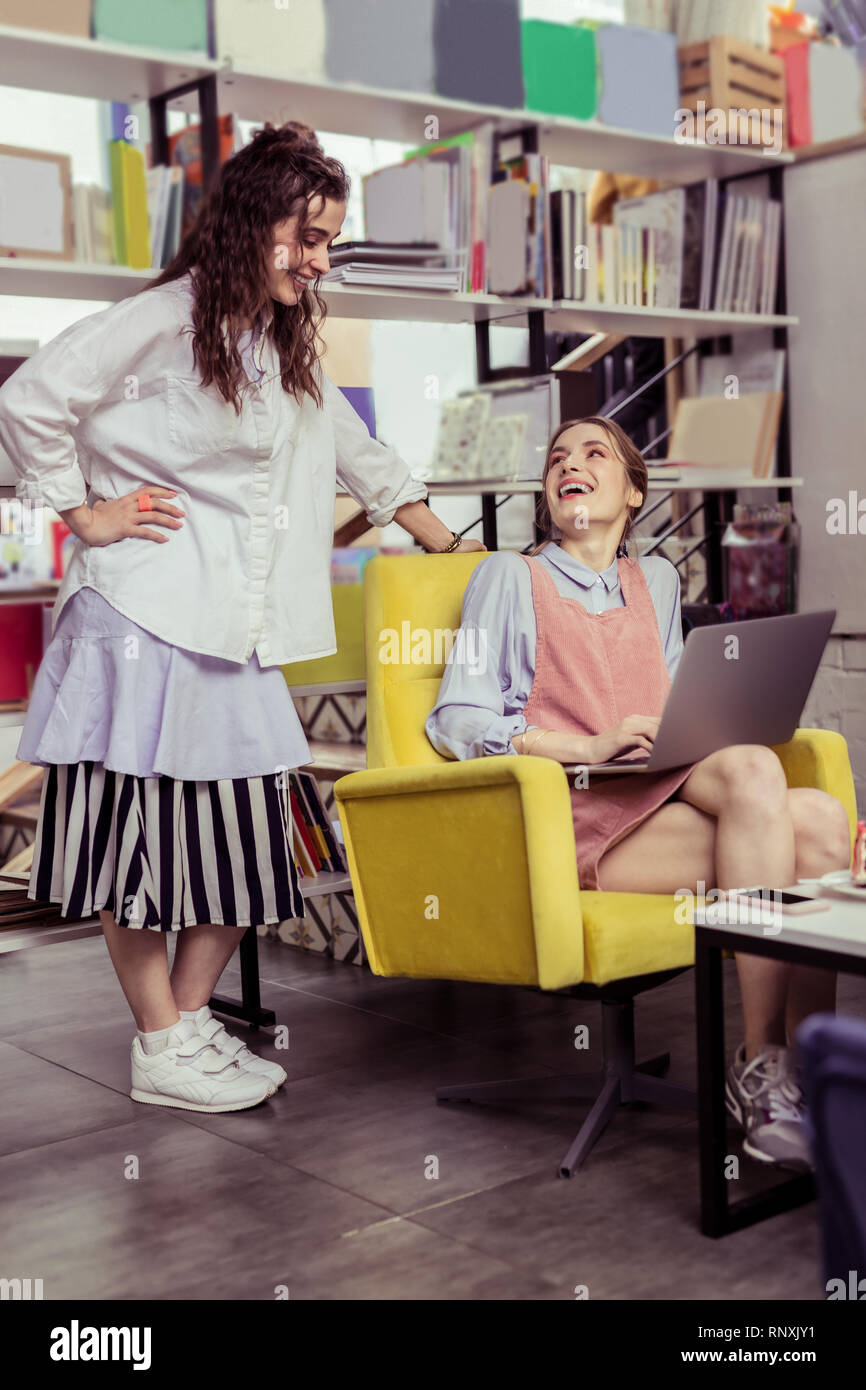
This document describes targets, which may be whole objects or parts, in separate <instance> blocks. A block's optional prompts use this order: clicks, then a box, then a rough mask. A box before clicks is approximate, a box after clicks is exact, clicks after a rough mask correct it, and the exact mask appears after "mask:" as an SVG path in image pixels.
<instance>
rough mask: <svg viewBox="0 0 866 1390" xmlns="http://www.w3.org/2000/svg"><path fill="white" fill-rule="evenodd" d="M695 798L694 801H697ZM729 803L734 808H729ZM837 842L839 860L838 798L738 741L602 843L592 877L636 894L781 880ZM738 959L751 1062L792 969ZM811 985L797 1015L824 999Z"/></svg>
mask: <svg viewBox="0 0 866 1390" xmlns="http://www.w3.org/2000/svg"><path fill="white" fill-rule="evenodd" d="M711 764H714V766H710V765H711ZM699 772H700V773H702V774H703V775H702V776H700V777H699V776H698V773H699ZM698 800H700V801H701V802H702V805H701V806H698V805H697V804H695V803H696V802H697V801H698ZM737 805H739V808H740V809H739V812H737V811H736V810H734V811H733V814H732V806H734V807H736V806H737ZM756 807H757V808H760V813H757V812H756ZM843 823H844V824H843ZM743 827H747V828H748V832H749V833H748V834H744V833H743ZM843 832H844V833H843ZM720 840H721V844H720V843H719V841H720ZM843 840H844V856H845V857H844V858H843V860H842V862H843V863H847V862H848V861H847V855H848V853H849V850H850V832H849V829H848V824H847V816H846V815H845V811H844V807H842V805H841V803H840V802H838V801H836V800H835V798H834V797H831V796H827V795H826V793H823V792H818V791H813V790H811V789H808V788H797V789H788V788H787V786H786V785H785V779H784V773H783V771H782V766H781V763H780V762H779V760H778V758H777V757H776V755H775V754H774V753H772V751H771V750H770V749H766V748H761V747H757V748H756V747H753V746H752V745H739V746H736V747H734V748H728V749H723V750H721V752H720V753H714V754H712V755H711V757H709V758H705V759H703V761H702V762H701V763H699V764H698V765H697V767H696V768H695V769H694V771H693V772H692V774H691V776H690V777H689V778H688V779H687V780H686V782H685V783H684V784H683V786H682V787H681V788H680V793H679V798H678V799H676V800H672V801H670V802H668V803H667V804H666V805H664V806H662V807H660V809H659V810H658V811H656V812H654V813H653V815H651V816H649V817H647V819H646V820H645V821H644V822H643V823H642V824H641V825H639V826H638V827H637V829H636V830H634V831H632V833H631V834H630V835H628V836H626V837H625V839H623V840H621V841H620V842H619V844H618V845H615V846H614V847H613V848H612V849H610V850H608V852H607V854H605V855H604V856H603V858H602V860H601V863H600V865H599V883H600V886H601V887H602V888H603V889H604V890H605V891H617V890H618V891H621V892H638V893H639V892H643V893H675V892H677V891H678V890H681V889H690V890H691V891H692V892H695V891H696V888H697V884H698V882H699V881H700V880H703V881H704V883H705V884H706V885H707V887H722V888H724V887H745V886H747V885H748V884H749V883H750V882H751V883H761V884H762V885H764V886H766V887H782V886H784V884H786V883H790V882H791V881H792V880H793V879H794V878H795V877H796V876H797V875H798V874H799V875H801V876H803V877H805V876H806V875H811V874H813V873H814V872H815V867H814V865H815V863H816V860H817V861H820V862H822V863H824V869H821V872H824V870H825V869H826V868H827V867H830V865H829V864H828V863H827V862H826V861H827V860H828V859H836V860H838V858H839V856H840V854H842V853H843ZM800 841H802V843H803V846H804V848H803V850H802V852H801V850H800V848H799V845H800ZM810 844H811V848H810V847H809V846H810ZM736 959H737V970H738V975H739V979H740V990H741V995H742V1001H743V1013H744V1017H745V1031H746V1055H747V1058H748V1059H749V1060H751V1058H752V1057H753V1056H754V1055H755V1052H756V1051H757V1050H758V1048H760V1047H761V1046H763V1045H764V1044H766V1043H779V1044H781V1045H784V1044H785V1042H786V1011H787V1007H788V998H789V990H790V987H791V975H792V967H790V966H788V965H785V964H783V963H781V962H777V961H769V960H765V959H763V958H761V957H756V956H744V955H742V954H738V955H737V957H736ZM797 973H798V974H799V973H800V972H799V970H798V972H797ZM808 974H809V975H810V976H812V975H826V972H808ZM821 988H822V990H823V993H822V994H821V995H820V998H826V995H827V984H826V980H825V981H824V982H823V984H822V986H821ZM804 989H805V996H806V997H805V998H804V997H803V995H804ZM814 991H815V981H814V980H813V981H811V984H810V982H809V981H805V982H802V983H798V985H797V987H796V993H795V1001H796V1004H795V1007H796V1010H797V1011H798V1013H799V1010H801V1009H802V1008H803V1007H805V1008H806V1010H807V1012H814V1010H815V1008H816V1007H822V1004H821V1003H820V1002H819V1003H816V1002H815V1001H816V999H818V998H819V996H818V995H816V994H815V992H814ZM799 1016H805V1015H802V1014H800V1015H799ZM798 1021H799V1018H798ZM789 1026H790V1020H789Z"/></svg>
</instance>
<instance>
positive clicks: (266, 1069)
mask: <svg viewBox="0 0 866 1390" xmlns="http://www.w3.org/2000/svg"><path fill="white" fill-rule="evenodd" d="M193 1022H194V1023H195V1026H196V1028H197V1029H198V1031H199V1033H201V1035H202V1037H203V1038H207V1039H208V1041H209V1042H212V1043H214V1044H215V1046H216V1047H218V1048H219V1050H220V1052H224V1053H225V1055H226V1056H227V1057H232V1058H234V1060H235V1061H236V1062H237V1063H238V1064H239V1065H240V1066H241V1067H242V1068H243V1070H244V1071H246V1072H249V1073H251V1074H252V1075H253V1076H266V1077H267V1078H268V1080H269V1081H272V1082H273V1083H274V1088H275V1089H276V1087H277V1086H282V1084H283V1082H284V1081H286V1080H287V1079H288V1078H287V1076H286V1073H285V1072H284V1071H283V1068H282V1067H281V1066H280V1064H279V1062H268V1061H266V1059H265V1058H264V1057H258V1056H256V1054H255V1052H250V1049H249V1048H248V1047H247V1045H246V1043H245V1042H244V1041H243V1039H242V1038H236V1037H234V1036H233V1034H231V1033H229V1032H228V1031H227V1029H226V1026H225V1024H224V1023H220V1021H219V1019H218V1018H214V1016H213V1014H212V1013H211V1011H210V1007H209V1005H207V1004H202V1006H201V1008H200V1009H199V1011H198V1013H197V1014H196V1016H195V1018H194V1019H193Z"/></svg>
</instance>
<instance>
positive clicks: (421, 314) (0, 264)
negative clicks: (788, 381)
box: [0, 256, 797, 338]
mask: <svg viewBox="0 0 866 1390" xmlns="http://www.w3.org/2000/svg"><path fill="white" fill-rule="evenodd" d="M156 274H157V272H156V271H154V270H132V269H130V268H129V267H128V266H118V265H88V264H85V263H84V262H82V261H44V260H37V259H29V258H25V257H23V256H20V257H15V258H7V259H2V258H0V294H17V295H22V296H25V297H26V296H36V297H40V298H47V299H97V300H107V301H113V300H118V299H125V298H126V297H127V295H130V294H135V293H136V292H137V291H138V290H140V289H143V288H144V286H145V285H147V284H149V283H150V281H151V280H153V279H155V278H156ZM321 292H322V295H323V297H324V299H325V300H326V301H327V304H328V311H329V312H330V313H332V314H334V315H335V316H336V317H338V318H347V319H391V320H393V321H395V322H397V321H400V322H408V323H481V322H483V321H484V320H487V321H488V322H489V323H497V324H503V325H505V326H511V327H515V328H520V327H525V325H526V316H527V314H529V313H534V312H536V311H538V310H543V311H544V313H545V314H546V315H550V316H551V317H552V318H554V319H555V326H556V327H557V328H559V329H562V331H563V332H576V333H581V332H591V331H592V332H599V331H602V330H604V331H606V332H609V333H620V334H625V335H628V334H636V335H640V336H641V337H646V338H656V337H657V338H687V337H689V338H696V337H719V336H721V335H722V334H725V333H743V332H747V331H749V330H750V329H751V330H756V329H761V328H786V327H789V326H791V325H793V324H796V322H797V320H796V319H795V318H791V317H789V316H786V315H781V314H774V315H770V316H767V315H761V314H716V313H700V312H699V311H698V310H696V309H630V308H627V307H625V306H621V305H613V306H611V305H605V304H585V303H583V302H578V301H576V300H567V299H560V300H552V299H532V298H527V297H520V296H514V297H510V298H505V297H503V296H501V295H495V294H463V293H457V294H451V293H442V292H438V293H437V292H434V293H427V294H423V293H421V292H419V291H416V290H379V289H372V288H365V287H358V286H352V287H347V286H345V285H336V284H328V283H324V284H323V285H322V286H321Z"/></svg>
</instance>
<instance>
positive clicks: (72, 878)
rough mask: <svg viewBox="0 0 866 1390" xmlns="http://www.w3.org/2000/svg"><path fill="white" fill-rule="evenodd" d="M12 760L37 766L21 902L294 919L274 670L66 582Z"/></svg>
mask: <svg viewBox="0 0 866 1390" xmlns="http://www.w3.org/2000/svg"><path fill="white" fill-rule="evenodd" d="M18 757H19V758H20V759H21V760H22V761H23V762H30V763H39V764H42V765H44V766H45V767H46V768H47V772H46V775H45V778H44V781H43V784H42V798H41V804H40V811H39V821H38V827H37V833H36V840H35V844H34V855H33V867H32V870H31V875H30V885H29V888H28V894H29V896H30V897H31V898H33V899H35V900H39V901H43V902H58V903H60V904H61V913H62V915H64V916H67V917H73V918H79V917H89V916H91V915H93V914H95V913H96V912H97V911H99V910H100V909H101V908H105V909H107V910H109V911H111V913H112V915H113V917H114V920H115V921H116V922H117V923H118V925H119V926H127V927H131V928H133V929H136V928H137V929H142V928H145V929H150V930H153V931H178V930H181V929H182V928H184V927H187V926H193V925H195V924H198V923H213V922H215V923H225V924H227V925H232V926H238V927H248V926H259V925H263V924H265V923H274V922H283V921H286V920H290V919H293V918H303V916H304V903H303V897H302V895H301V892H300V888H299V885H298V875H297V870H296V867H295V863H294V854H293V850H292V816H291V807H290V804H289V796H288V785H287V779H286V778H285V776H284V775H283V773H282V769H287V768H292V767H301V766H303V765H304V764H305V763H308V762H309V761H310V759H311V755H310V749H309V745H308V744H307V740H306V738H305V736H304V732H303V729H302V727H301V724H300V720H299V719H298V716H297V712H296V710H295V707H294V705H293V703H292V698H291V695H290V693H289V689H288V686H287V684H286V680H285V677H284V675H283V673H282V671H281V670H280V668H279V667H278V666H274V667H267V668H265V669H263V668H262V667H261V666H260V665H259V662H258V658H257V657H256V656H255V655H253V657H252V659H251V660H250V662H249V664H248V665H246V666H239V665H238V664H237V663H235V662H230V661H223V660H222V659H221V658H219V657H211V656H202V655H200V654H199V653H196V652H188V651H185V650H184V649H182V648H179V647H173V646H171V645H170V644H169V643H167V642H164V641H162V640H161V639H160V638H158V637H154V636H153V635H152V634H151V633H148V632H146V631H145V630H144V629H143V628H141V627H139V626H138V624H136V623H134V622H132V621H131V620H130V619H129V618H126V617H124V616H123V614H122V613H118V612H117V610H116V609H114V608H112V607H111V605H110V604H109V603H108V602H107V601H106V600H105V599H103V598H102V596H101V595H100V594H98V593H96V591H95V590H93V589H89V588H84V589H80V590H79V591H78V592H77V593H76V594H74V595H73V596H72V598H71V599H70V600H69V601H68V603H67V604H66V606H65V607H64V609H63V612H62V613H61V615H60V618H59V620H58V623H57V627H56V629H55V631H54V635H53V637H52V640H51V642H50V643H49V645H48V647H47V649H46V651H45V655H44V657H43V659H42V662H41V664H40V667H39V670H38V671H37V673H36V680H35V682H34V687H33V693H32V696H31V700H30V705H29V708H28V711H27V716H26V719H25V722H24V728H23V730H22V734H21V739H20V742H19V745H18Z"/></svg>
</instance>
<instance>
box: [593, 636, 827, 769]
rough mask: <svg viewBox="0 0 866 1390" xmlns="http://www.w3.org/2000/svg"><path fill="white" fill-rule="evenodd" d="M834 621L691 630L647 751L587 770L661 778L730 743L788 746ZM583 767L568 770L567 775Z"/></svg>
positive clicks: (621, 757)
mask: <svg viewBox="0 0 866 1390" xmlns="http://www.w3.org/2000/svg"><path fill="white" fill-rule="evenodd" d="M835 617H836V610H835V609H827V610H826V611H824V612H821V613H790V614H785V615H783V616H781V617H778V618H751V619H749V620H748V621H747V622H740V623H718V624H713V625H712V626H711V627H696V628H693V629H692V631H691V632H690V633H689V634H688V640H687V641H686V644H685V646H684V648H683V654H682V656H681V657H680V663H679V666H678V667H677V670H676V674H675V675H674V679H673V682H672V684H671V688H670V691H669V692H668V698H667V700H666V701H665V706H664V710H663V712H662V718H661V723H660V724H659V727H658V732H657V733H656V736H655V741H654V743H653V747H652V751H651V752H650V753H649V754H648V755H647V754H646V753H644V752H643V751H642V750H641V751H640V755H639V756H638V753H636V752H635V750H631V751H630V752H628V753H626V754H624V755H621V756H620V757H618V758H616V759H615V760H614V761H613V762H609V763H597V764H595V765H593V764H590V765H589V768H588V771H589V772H590V773H599V772H603V773H605V775H607V774H610V773H619V772H625V773H634V772H666V771H667V770H668V769H669V768H674V767H682V766H683V764H685V763H696V762H699V761H700V759H701V758H706V757H708V756H709V754H710V753H715V752H716V751H717V750H718V749H719V748H727V747H729V746H730V745H731V744H734V743H763V744H767V745H768V746H772V745H773V744H777V743H787V742H788V740H789V739H790V738H793V736H794V732H795V730H796V728H797V724H798V721H799V718H800V715H801V714H802V712H803V706H804V705H805V703H806V697H807V695H808V694H809V690H810V689H811V686H812V681H813V680H814V679H815V672H816V671H817V669H818V665H819V662H820V660H821V657H822V655H823V652H824V648H825V646H826V645H827V638H828V637H829V636H830V632H831V631H832V628H833V622H834V619H835ZM733 639H736V640H733ZM635 712H637V711H635ZM582 767H583V765H582V764H569V765H567V766H566V768H565V771H566V772H574V773H576V772H578V771H581V770H582Z"/></svg>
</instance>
